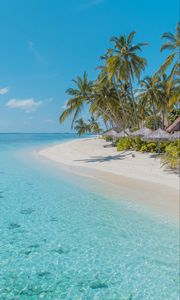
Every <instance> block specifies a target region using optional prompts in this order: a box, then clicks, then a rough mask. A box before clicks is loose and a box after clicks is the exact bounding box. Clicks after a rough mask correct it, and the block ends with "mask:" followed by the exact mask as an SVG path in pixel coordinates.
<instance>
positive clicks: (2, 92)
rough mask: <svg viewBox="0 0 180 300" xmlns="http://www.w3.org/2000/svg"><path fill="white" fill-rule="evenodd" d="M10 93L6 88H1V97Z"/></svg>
mask: <svg viewBox="0 0 180 300" xmlns="http://www.w3.org/2000/svg"><path fill="white" fill-rule="evenodd" d="M8 92H9V89H8V88H7V87H5V88H0V95H4V94H7V93H8Z"/></svg>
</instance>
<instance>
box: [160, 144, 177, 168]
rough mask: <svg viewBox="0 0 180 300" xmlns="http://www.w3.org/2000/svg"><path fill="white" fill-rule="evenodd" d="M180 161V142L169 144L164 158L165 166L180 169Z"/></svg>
mask: <svg viewBox="0 0 180 300" xmlns="http://www.w3.org/2000/svg"><path fill="white" fill-rule="evenodd" d="M179 159H180V140H177V141H174V142H171V143H169V145H168V146H166V148H165V154H164V156H163V157H162V161H163V163H164V164H168V165H169V166H170V167H171V168H173V169H175V168H178V167H179Z"/></svg>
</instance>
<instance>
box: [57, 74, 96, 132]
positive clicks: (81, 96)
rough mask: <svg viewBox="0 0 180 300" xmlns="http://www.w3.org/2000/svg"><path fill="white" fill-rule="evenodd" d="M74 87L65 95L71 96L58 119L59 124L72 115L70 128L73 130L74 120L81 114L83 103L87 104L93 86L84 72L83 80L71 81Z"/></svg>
mask: <svg viewBox="0 0 180 300" xmlns="http://www.w3.org/2000/svg"><path fill="white" fill-rule="evenodd" d="M72 81H73V82H74V83H75V85H76V87H75V88H69V89H68V90H67V91H66V93H67V94H68V95H69V96H71V98H70V100H68V102H67V104H66V109H65V110H64V111H63V112H62V114H61V115H60V117H59V121H60V123H63V122H64V121H65V120H66V119H67V118H68V117H70V115H72V114H73V118H72V123H71V128H73V125H74V122H75V120H76V119H77V118H78V116H79V114H80V113H81V111H82V109H83V107H84V105H85V103H86V104H88V102H89V100H90V93H91V88H92V85H93V82H92V81H88V77H87V73H86V72H84V74H83V78H81V77H77V78H76V79H73V80H72Z"/></svg>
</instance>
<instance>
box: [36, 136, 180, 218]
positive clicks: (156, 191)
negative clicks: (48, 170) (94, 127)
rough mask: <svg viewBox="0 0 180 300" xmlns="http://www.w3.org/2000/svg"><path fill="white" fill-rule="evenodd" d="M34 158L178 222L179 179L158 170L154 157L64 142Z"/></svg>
mask: <svg viewBox="0 0 180 300" xmlns="http://www.w3.org/2000/svg"><path fill="white" fill-rule="evenodd" d="M38 155H40V156H41V157H43V158H46V159H49V160H51V161H54V162H56V163H58V164H59V165H63V166H66V167H67V168H69V169H71V170H72V171H76V172H78V173H79V174H80V175H83V176H91V177H95V178H97V179H98V180H103V181H105V182H106V183H108V184H114V185H116V187H119V188H120V189H121V192H122V193H123V192H124V194H127V193H131V194H132V196H133V198H134V199H138V200H139V201H141V202H143V203H145V204H148V205H149V206H150V207H151V208H153V209H155V210H156V211H158V212H160V213H162V214H167V215H170V216H173V217H175V218H176V219H178V212H179V197H178V196H179V176H178V175H177V174H176V173H175V172H172V171H171V170H169V169H167V167H165V166H162V164H161V160H160V159H159V158H158V157H157V155H153V154H152V153H140V152H135V151H122V152H117V150H116V148H115V147H111V144H110V143H109V142H106V141H105V140H103V139H101V138H85V139H78V140H72V141H68V142H66V143H61V144H58V145H54V146H50V147H46V148H43V149H40V150H39V152H38ZM157 198H158V201H157Z"/></svg>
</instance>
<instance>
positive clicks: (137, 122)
mask: <svg viewBox="0 0 180 300" xmlns="http://www.w3.org/2000/svg"><path fill="white" fill-rule="evenodd" d="M129 83H130V90H131V97H132V106H133V110H134V116H135V120H136V124H137V127H138V129H139V120H138V116H137V111H136V107H135V98H134V93H133V86H132V80H131V76H130V79H129Z"/></svg>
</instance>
